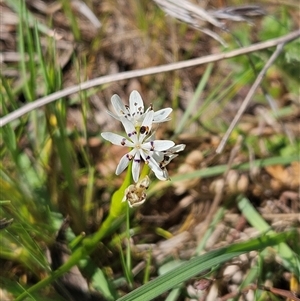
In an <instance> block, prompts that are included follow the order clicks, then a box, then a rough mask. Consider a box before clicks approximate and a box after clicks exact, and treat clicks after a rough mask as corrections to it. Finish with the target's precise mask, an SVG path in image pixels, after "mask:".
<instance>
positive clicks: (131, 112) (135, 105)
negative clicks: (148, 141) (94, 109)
mask: <svg viewBox="0 0 300 301" xmlns="http://www.w3.org/2000/svg"><path fill="white" fill-rule="evenodd" d="M111 103H112V105H113V107H114V110H115V112H116V115H115V114H113V113H112V112H110V111H107V113H108V114H109V115H110V116H112V117H114V118H116V119H117V120H120V121H121V118H122V117H125V118H127V119H128V120H129V121H131V122H132V124H133V125H134V126H135V127H139V126H141V124H142V122H143V120H144V118H145V116H146V114H147V113H148V112H149V111H152V110H153V108H152V106H150V107H149V108H148V109H147V110H146V112H144V102H143V99H142V97H141V95H140V94H139V92H138V91H136V90H133V91H132V92H131V93H130V96H129V106H128V105H124V104H123V103H122V100H121V98H120V97H119V96H118V95H117V94H114V95H113V96H112V98H111ZM171 112H172V109H171V108H165V109H162V110H159V111H156V112H154V114H153V120H152V123H160V122H165V121H168V120H170V118H169V117H168V116H169V115H170V114H171Z"/></svg>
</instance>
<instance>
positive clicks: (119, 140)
mask: <svg viewBox="0 0 300 301" xmlns="http://www.w3.org/2000/svg"><path fill="white" fill-rule="evenodd" d="M101 136H102V137H103V138H104V139H105V140H107V141H109V142H111V143H112V144H115V145H121V146H128V147H134V144H133V143H132V142H131V141H129V140H128V139H126V138H124V137H123V136H120V135H118V134H115V133H111V132H104V133H101Z"/></svg>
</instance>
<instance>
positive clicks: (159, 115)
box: [153, 108, 173, 123]
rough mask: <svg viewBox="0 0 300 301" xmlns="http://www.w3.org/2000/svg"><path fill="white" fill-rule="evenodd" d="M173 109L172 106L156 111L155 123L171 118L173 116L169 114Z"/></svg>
mask: <svg viewBox="0 0 300 301" xmlns="http://www.w3.org/2000/svg"><path fill="white" fill-rule="evenodd" d="M172 111H173V109H171V108H165V109H162V110H158V111H156V112H154V115H153V123H159V122H165V121H168V120H170V119H171V118H170V117H168V116H169V115H170V114H171V112H172Z"/></svg>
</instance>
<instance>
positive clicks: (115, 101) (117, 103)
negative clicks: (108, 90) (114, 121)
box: [111, 94, 129, 116]
mask: <svg viewBox="0 0 300 301" xmlns="http://www.w3.org/2000/svg"><path fill="white" fill-rule="evenodd" d="M111 103H112V105H113V107H114V110H115V111H116V113H117V115H118V116H125V115H126V116H127V115H128V113H129V112H128V109H127V108H126V107H125V106H124V104H123V102H122V100H121V98H120V97H119V95H117V94H114V95H113V96H112V97H111Z"/></svg>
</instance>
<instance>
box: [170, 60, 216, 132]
mask: <svg viewBox="0 0 300 301" xmlns="http://www.w3.org/2000/svg"><path fill="white" fill-rule="evenodd" d="M212 68H213V64H209V65H208V66H207V68H206V70H205V72H204V75H203V76H202V78H201V80H200V82H199V84H198V87H197V89H196V91H195V94H194V96H193V99H192V100H191V101H190V103H189V105H188V108H187V110H186V111H185V112H184V115H183V117H182V118H181V120H180V122H179V124H178V126H177V127H176V128H175V135H178V134H179V133H181V132H182V130H183V128H184V127H185V125H186V122H187V121H188V119H189V117H190V115H191V113H192V112H193V110H194V107H195V105H196V103H197V101H198V100H199V97H200V95H201V93H202V92H203V90H204V88H205V86H206V84H207V82H208V80H209V76H210V74H211V71H212Z"/></svg>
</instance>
